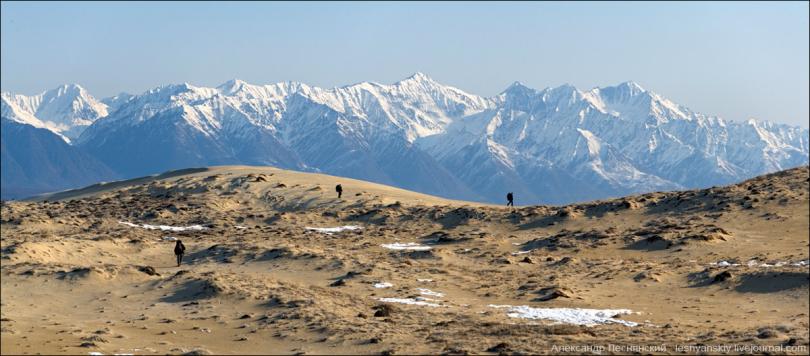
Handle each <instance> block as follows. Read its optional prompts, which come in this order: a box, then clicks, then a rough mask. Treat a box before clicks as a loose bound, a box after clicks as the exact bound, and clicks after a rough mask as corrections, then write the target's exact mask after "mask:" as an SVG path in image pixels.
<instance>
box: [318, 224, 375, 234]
mask: <svg viewBox="0 0 810 356" xmlns="http://www.w3.org/2000/svg"><path fill="white" fill-rule="evenodd" d="M305 229H307V230H310V231H317V232H320V233H323V234H327V235H332V234H335V233H338V232H341V231H352V230H360V229H362V227H360V226H356V225H346V226H338V227H309V226H307V227H305Z"/></svg>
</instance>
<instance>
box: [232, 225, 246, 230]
mask: <svg viewBox="0 0 810 356" xmlns="http://www.w3.org/2000/svg"><path fill="white" fill-rule="evenodd" d="M234 227H235V228H237V229H239V230H245V229H247V228H248V227H247V226H242V225H236V226H234Z"/></svg>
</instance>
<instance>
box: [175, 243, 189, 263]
mask: <svg viewBox="0 0 810 356" xmlns="http://www.w3.org/2000/svg"><path fill="white" fill-rule="evenodd" d="M185 252H186V246H184V245H183V241H180V240H177V243H176V244H174V254H175V256H177V267H180V263H181V262H183V253H185Z"/></svg>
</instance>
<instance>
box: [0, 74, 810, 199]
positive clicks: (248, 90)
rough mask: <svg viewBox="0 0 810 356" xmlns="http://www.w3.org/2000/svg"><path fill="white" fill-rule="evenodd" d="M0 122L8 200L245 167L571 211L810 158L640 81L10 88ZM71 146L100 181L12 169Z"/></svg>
mask: <svg viewBox="0 0 810 356" xmlns="http://www.w3.org/2000/svg"><path fill="white" fill-rule="evenodd" d="M2 116H3V119H4V120H3V124H4V127H3V128H4V134H3V137H2V140H3V142H2V147H3V156H2V157H3V172H2V180H3V181H2V183H3V186H4V189H3V198H4V199H7V198H19V197H22V196H26V195H30V194H33V193H39V192H45V191H48V190H55V189H66V188H71V187H77V186H78V185H77V184H89V183H92V182H93V180H96V181H100V180H108V179H114V178H129V177H135V176H142V175H146V174H153V173H158V172H162V171H166V170H170V169H178V168H187V167H199V166H211V165H222V164H243V165H272V166H276V167H280V168H286V169H295V170H301V171H318V172H325V173H329V174H332V175H340V176H347V177H352V178H358V179H363V180H369V181H373V182H378V183H383V184H389V185H394V186H398V187H402V188H405V189H409V190H415V191H419V192H423V193H428V194H433V195H439V196H443V197H448V198H454V199H464V200H473V201H488V202H501V200H503V199H504V198H503V196H504V195H505V193H506V192H507V191H513V192H515V195H516V198H517V199H516V200H517V201H516V202H517V203H518V204H532V203H553V204H561V203H567V202H574V201H583V200H590V199H599V198H605V197H611V196H621V195H627V194H632V193H638V192H649V191H660V190H673V189H683V188H697V187H708V186H712V185H720V184H727V183H732V182H736V181H741V180H744V179H746V178H750V177H753V176H756V175H760V174H764V173H768V172H773V171H777V170H781V169H786V168H790V167H795V166H799V165H803V164H807V163H808V136H809V134H808V130H807V129H804V128H800V127H793V126H788V125H781V124H774V123H770V122H764V121H754V120H749V121H746V122H734V121H726V120H723V119H721V118H718V117H714V116H708V115H704V114H700V113H696V112H693V111H691V110H689V109H688V108H686V107H684V106H681V105H679V104H676V103H673V102H672V101H670V100H667V99H666V98H664V97H662V96H660V95H658V94H656V93H654V92H651V91H649V90H646V89H644V88H642V87H641V86H639V85H638V84H636V83H633V82H626V83H622V84H619V85H617V86H613V87H606V88H595V89H592V90H588V91H583V90H579V89H577V88H575V87H573V86H570V85H563V86H560V87H556V88H548V89H543V90H536V89H532V88H528V87H526V86H524V85H522V84H520V83H515V84H513V85H511V86H510V87H509V88H507V89H506V90H504V91H503V92H502V93H501V94H499V95H497V96H494V97H480V96H476V95H472V94H468V93H465V92H464V91H462V90H459V89H456V88H453V87H450V86H446V85H442V84H440V83H437V82H436V81H434V80H433V79H431V78H430V77H428V76H426V75H424V74H422V73H416V74H415V75H413V76H411V77H409V78H407V79H405V80H402V81H400V82H397V83H394V84H391V85H383V84H378V83H370V82H363V83H359V84H354V85H349V86H345V87H340V88H333V89H323V88H318V87H312V86H308V85H306V84H303V83H295V82H286V83H277V84H271V85H252V84H248V83H245V82H243V81H240V80H232V81H229V82H226V83H224V84H222V85H220V86H218V87H216V88H205V87H195V86H192V85H189V84H180V85H166V86H162V87H158V88H155V89H152V90H150V91H147V92H145V93H143V94H140V95H136V96H133V95H129V94H121V95H118V96H116V97H113V98H106V99H102V100H97V99H95V98H94V97H93V96H92V95H90V94H89V93H87V92H86V91H85V90H84V89H82V88H81V87H80V86H78V85H67V86H63V87H60V88H57V89H54V90H51V91H48V92H45V93H43V94H41V95H37V96H33V97H26V96H22V95H13V94H9V93H3V94H2ZM12 122H14V123H13V124H15V125H19V124H24V125H30V126H34V127H37V128H44V129H47V130H50V132H48V131H44V130H40V131H37V132H38V135H40V136H41V135H42V134H43V132H44V134H53V135H54V136H55V135H59V136H61V137H63V138H64V140H65V141H62V143H64V142H66V141H69V142H70V143H71V145H66V144H55V143H53V140H49V141H48V142H51V144H48V145H40V146H39V147H41V149H37V150H33V149H32V150H25V149H20V147H27V146H31V144H29V143H28V141H26V140H31V139H32V137H33V136H34V135H6V134H5V131H6V125H11V124H12ZM39 140H40V141H42V138H39ZM11 142H13V145H14V147H17V148H15V149H14V150H9V149H8V148H7V147H10V146H11V145H12V144H11ZM65 152H70V153H69V154H72V155H79V156H81V157H82V158H81V162H83V164H85V165H86V167H108V168H109V169H104V168H83V169H82V171H84V172H86V173H88V174H91V175H95V177H90V178H91V179H89V180H90V181H88V182H87V183H77V182H75V181H66V180H65V179H63V178H61V177H60V174H57V173H54V172H59V170H53V169H52V170H49V171H48V172H44V173H40V174H37V175H36V176H37V177H36V179H37V180H39V181H44V182H51V183H52V184H50V185H48V188H44V186H43V185H42V184H41V183H38V184H39V185H37V186H32V184H29V182H30V181H31V179H32V178H31V177H27V176H25V175H20V174H18V173H17V172H18V171H19V170H20V169H19V168H14V167H12V166H11V165H7V163H6V162H7V161H8V162H12V161H14V162H29V163H30V164H34V165H35V164H37V163H38V162H49V164H51V165H60V164H61V165H65V166H66V167H64V168H65V169H67V166H69V167H73V168H74V169H75V167H77V163H76V162H77V161H76V160H75V159H74V160H70V159H53V158H54V157H57V155H59V154H65ZM9 167H11V168H9ZM87 178H88V177H83V178H82V179H85V180H87ZM54 182H55V183H54ZM82 182H84V181H82ZM7 184H8V186H9V187H15V188H14V189H6V188H5V187H6V186H7ZM38 187H39V188H38Z"/></svg>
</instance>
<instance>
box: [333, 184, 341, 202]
mask: <svg viewBox="0 0 810 356" xmlns="http://www.w3.org/2000/svg"><path fill="white" fill-rule="evenodd" d="M335 191H336V192H337V193H338V199H340V196H341V195H343V187H342V186H341V185H340V184H338V185H337V186H335Z"/></svg>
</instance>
